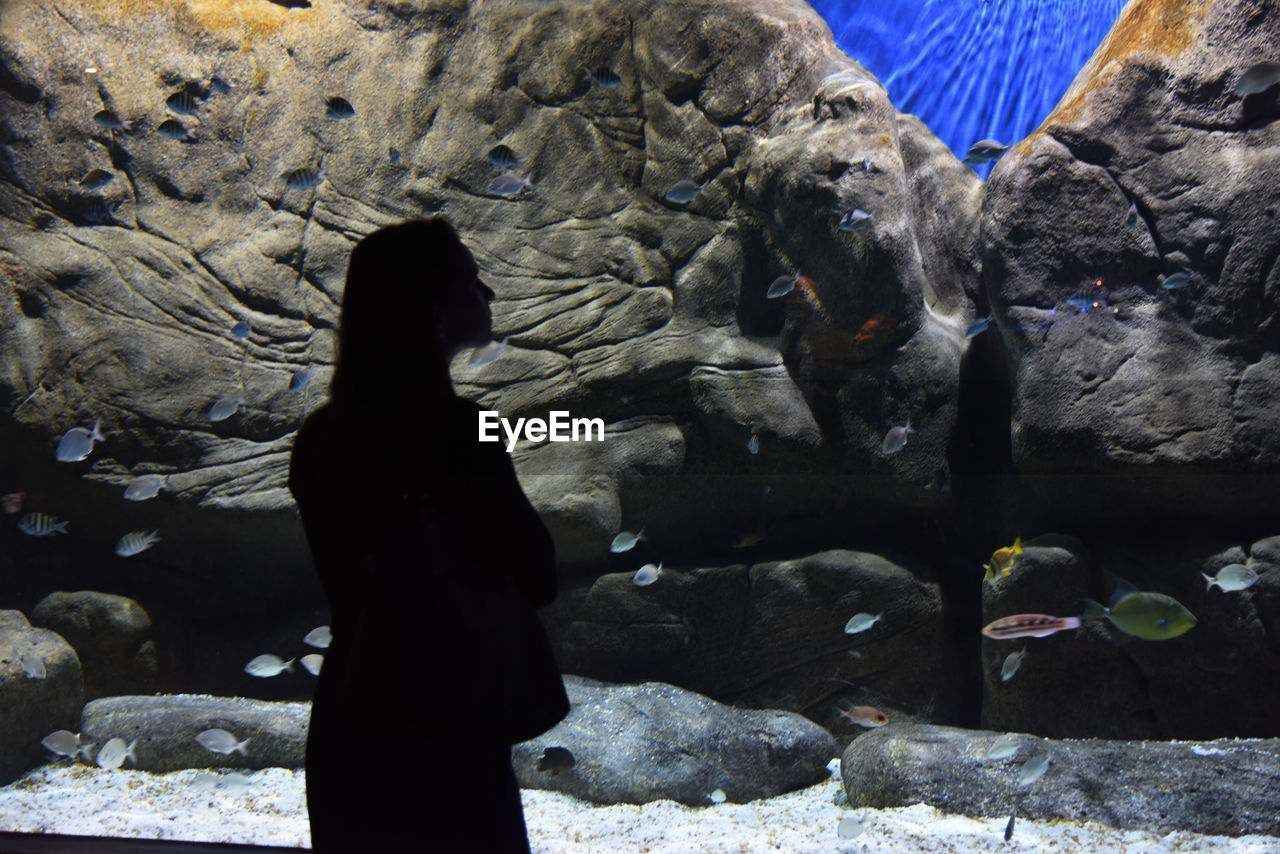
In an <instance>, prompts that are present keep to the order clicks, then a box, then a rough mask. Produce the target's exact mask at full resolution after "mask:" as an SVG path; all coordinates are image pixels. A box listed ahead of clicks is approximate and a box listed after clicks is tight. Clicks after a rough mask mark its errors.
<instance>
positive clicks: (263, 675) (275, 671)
mask: <svg viewBox="0 0 1280 854" xmlns="http://www.w3.org/2000/svg"><path fill="white" fill-rule="evenodd" d="M286 670H287V671H289V672H290V673H293V672H294V671H293V659H292V658H291V659H289V660H288V661H283V660H281V658H280V656H278V655H271V654H270V653H268V654H266V655H259V656H257V657H256V658H254V659H253V660H252V661H250V662H249V663H248V664H246V665H245V666H244V672H245V673H248V674H249V675H250V676H257V677H259V678H260V679H267V678H269V677H272V676H279V675H280V674H281V673H283V672H284V671H286Z"/></svg>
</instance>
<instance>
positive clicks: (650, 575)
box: [631, 561, 662, 587]
mask: <svg viewBox="0 0 1280 854" xmlns="http://www.w3.org/2000/svg"><path fill="white" fill-rule="evenodd" d="M661 577H662V562H661V561H659V562H658V565H657V566H654V565H653V564H651V563H646V564H645V565H644V566H642V567H640V568H639V569H637V570H636V574H635V576H634V577H633V578H632V579H631V582H632V583H633V584H635V586H636V587H648V586H649V585H650V584H652V583H654V582H655V581H657V580H658V579H659V578H661Z"/></svg>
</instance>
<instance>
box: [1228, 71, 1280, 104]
mask: <svg viewBox="0 0 1280 854" xmlns="http://www.w3.org/2000/svg"><path fill="white" fill-rule="evenodd" d="M1277 83H1280V62H1259V63H1256V64H1254V65H1251V66H1249V68H1248V69H1247V70H1246V71H1245V73H1244V74H1241V75H1240V79H1239V80H1237V81H1236V85H1235V89H1233V90H1232V91H1234V92H1235V93H1236V94H1237V95H1239V96H1241V97H1244V96H1246V95H1257V94H1258V93H1259V92H1265V91H1267V90H1268V89H1270V88H1271V87H1272V86H1274V85H1276V84H1277Z"/></svg>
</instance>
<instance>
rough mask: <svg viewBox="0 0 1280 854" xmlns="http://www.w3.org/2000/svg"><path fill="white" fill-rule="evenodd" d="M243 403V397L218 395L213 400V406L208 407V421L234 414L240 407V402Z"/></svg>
mask: <svg viewBox="0 0 1280 854" xmlns="http://www.w3.org/2000/svg"><path fill="white" fill-rule="evenodd" d="M242 403H244V398H243V397H239V396H236V397H220V398H218V399H217V400H215V401H214V402H213V406H211V407H210V408H209V420H210V421H225V420H227V419H228V418H230V417H231V416H232V415H235V414H236V410H237V409H239V408H240V404H242Z"/></svg>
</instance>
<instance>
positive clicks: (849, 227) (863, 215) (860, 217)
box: [836, 208, 875, 232]
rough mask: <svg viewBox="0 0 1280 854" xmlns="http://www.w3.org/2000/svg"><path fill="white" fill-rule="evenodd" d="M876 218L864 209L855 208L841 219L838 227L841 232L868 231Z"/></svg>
mask: <svg viewBox="0 0 1280 854" xmlns="http://www.w3.org/2000/svg"><path fill="white" fill-rule="evenodd" d="M874 218H875V217H874V215H872V214H869V213H867V212H866V211H864V210H863V209H862V208H854V209H853V210H851V211H849V212H848V213H847V214H845V215H844V216H842V217H840V224H839V225H838V226H836V227H837V228H839V229H840V230H841V231H850V232H858V231H866V230H867V229H868V228H870V227H871V220H872V219H874Z"/></svg>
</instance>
